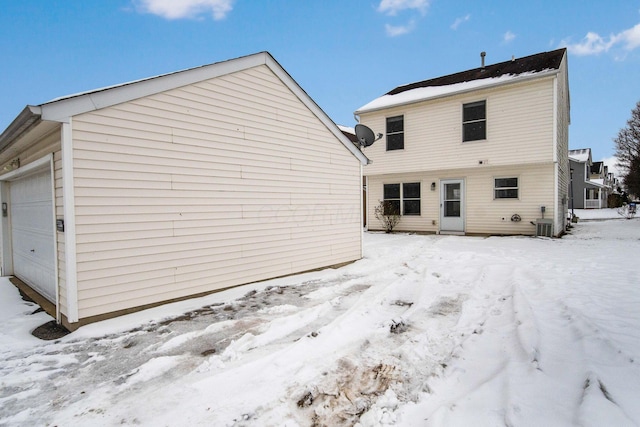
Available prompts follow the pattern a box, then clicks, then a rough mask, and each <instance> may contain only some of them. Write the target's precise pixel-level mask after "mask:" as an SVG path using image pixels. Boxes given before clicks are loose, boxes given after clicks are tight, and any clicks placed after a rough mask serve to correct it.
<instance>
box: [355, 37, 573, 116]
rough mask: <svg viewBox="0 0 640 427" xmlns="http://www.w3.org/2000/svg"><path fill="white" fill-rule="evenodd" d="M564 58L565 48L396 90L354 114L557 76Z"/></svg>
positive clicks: (408, 85) (411, 84) (399, 87)
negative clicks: (547, 76) (550, 75)
mask: <svg viewBox="0 0 640 427" xmlns="http://www.w3.org/2000/svg"><path fill="white" fill-rule="evenodd" d="M565 54H566V49H564V48H563V49H558V50H554V51H551V52H542V53H538V54H535V55H530V56H526V57H523V58H517V59H516V58H514V59H512V60H510V61H505V62H500V63H497V64H493V65H487V66H484V67H479V68H474V69H471V70H467V71H462V72H459V73H455V74H449V75H446V76H442V77H436V78H433V79H429V80H423V81H420V82H415V83H410V84H407V85H403V86H398V87H396V88H395V89H392V90H391V91H389V92H387V93H386V94H384V95H383V96H381V97H379V98H376V99H374V100H373V101H371V102H369V103H367V104H365V105H363V106H362V107H360V108H358V109H357V110H356V112H355V114H360V113H364V112H369V111H375V110H380V109H383V108H389V107H393V106H398V105H405V104H411V103H415V102H420V101H425V100H428V99H433V98H439V97H442V96H449V95H453V94H458V93H462V92H467V91H471V90H476V89H479V88H486V87H491V86H496V85H502V84H506V83H512V82H515V81H521V80H525V79H530V78H538V77H543V76H546V75H549V74H555V73H557V72H558V70H559V68H560V64H561V63H562V59H563V58H564V56H565Z"/></svg>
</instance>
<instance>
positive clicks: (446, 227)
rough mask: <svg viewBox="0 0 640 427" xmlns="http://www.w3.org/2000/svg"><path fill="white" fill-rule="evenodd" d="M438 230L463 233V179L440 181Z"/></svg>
mask: <svg viewBox="0 0 640 427" xmlns="http://www.w3.org/2000/svg"><path fill="white" fill-rule="evenodd" d="M440 232H441V233H444V234H446V233H454V234H457V233H464V180H462V179H448V180H442V181H440Z"/></svg>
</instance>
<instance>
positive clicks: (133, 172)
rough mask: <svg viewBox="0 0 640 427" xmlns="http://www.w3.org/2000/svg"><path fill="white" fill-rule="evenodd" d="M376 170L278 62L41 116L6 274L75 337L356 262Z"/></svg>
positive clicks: (73, 100) (144, 88)
mask: <svg viewBox="0 0 640 427" xmlns="http://www.w3.org/2000/svg"><path fill="white" fill-rule="evenodd" d="M366 162H367V158H366V157H365V156H364V154H362V152H361V151H360V150H358V149H357V148H356V147H355V146H354V145H353V144H352V143H351V141H349V140H348V139H347V138H346V137H345V136H344V135H343V134H342V132H341V131H340V130H339V129H338V127H337V126H336V125H335V124H334V123H333V121H332V120H331V119H330V118H329V117H328V116H327V115H326V114H325V113H324V112H323V111H322V110H321V109H320V108H319V107H318V106H317V105H316V104H315V102H314V101H313V100H312V99H311V98H310V97H309V96H308V95H307V94H306V93H305V92H304V90H303V89H302V88H301V87H300V86H298V84H297V83H296V82H295V81H294V80H293V79H292V78H291V76H290V75H289V74H288V73H287V72H286V71H285V70H284V69H283V68H282V67H281V66H280V65H279V64H278V63H277V62H276V61H275V60H274V59H273V57H272V56H271V55H270V54H269V53H266V52H263V53H258V54H255V55H250V56H246V57H242V58H237V59H233V60H230V61H225V62H220V63H215V64H211V65H206V66H203V67H198V68H193V69H189V70H185V71H180V72H176V73H171V74H167V75H163V76H158V77H153V78H149V79H144V80H140V81H136V82H131V83H126V84H122V85H118V86H114V87H110V88H105V89H99V90H96V91H92V92H86V93H82V94H77V95H72V96H68V97H64V98H59V99H56V100H53V101H50V102H47V103H44V104H42V105H37V106H27V107H26V108H25V109H24V110H23V111H22V112H21V113H20V114H19V115H18V117H16V119H15V120H14V121H13V122H12V123H11V124H10V125H9V127H8V128H7V129H6V130H5V131H4V132H3V133H2V134H1V135H0V173H1V175H0V181H1V184H2V186H1V198H2V206H3V218H2V230H1V231H2V264H1V267H2V275H5V276H6V275H13V276H15V277H16V278H17V279H19V280H17V281H16V283H17V284H18V285H19V286H20V287H21V288H22V289H24V290H26V291H27V292H29V293H30V294H31V295H34V297H35V298H36V299H37V301H38V302H40V303H42V304H43V306H45V307H48V310H49V311H50V312H52V313H53V315H55V316H56V317H57V319H58V321H59V322H61V323H62V324H63V325H64V326H66V327H67V328H69V329H75V328H77V327H78V326H81V325H83V324H86V323H89V322H93V321H97V320H101V319H104V318H107V317H112V316H116V315H119V314H123V313H127V312H130V311H134V310H139V309H142V308H146V307H150V306H153V305H157V304H160V303H165V302H169V301H174V300H177V299H182V298H187V297H193V296H198V295H203V294H206V293H209V292H212V291H216V290H220V289H225V288H229V287H232V286H237V285H242V284H246V283H250V282H255V281H258V280H265V279H270V278H274V277H278V276H284V275H289V274H292V273H298V272H302V271H307V270H311V269H316V268H321V267H326V266H331V265H336V264H341V263H346V262H351V261H354V260H357V259H359V258H361V257H362V226H361V193H362V191H361V188H362V186H361V182H362V181H361V180H362V177H361V168H362V164H365V163H366ZM33 291H35V293H34V292H33Z"/></svg>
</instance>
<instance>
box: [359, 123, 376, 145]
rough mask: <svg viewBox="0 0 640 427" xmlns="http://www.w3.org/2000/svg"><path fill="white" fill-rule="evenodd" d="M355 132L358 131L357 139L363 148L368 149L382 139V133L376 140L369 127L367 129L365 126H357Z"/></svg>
mask: <svg viewBox="0 0 640 427" xmlns="http://www.w3.org/2000/svg"><path fill="white" fill-rule="evenodd" d="M355 131H356V138H357V139H358V142H359V143H360V146H361V147H368V146H370V145H371V144H373V143H374V142H376V141H377V140H379V139H380V138H382V134H381V133H379V134H378V137H377V138H376V136H375V134H374V133H373V131H372V130H371V129H369V128H368V127H366V126H365V125H361V124H357V125H356V129H355Z"/></svg>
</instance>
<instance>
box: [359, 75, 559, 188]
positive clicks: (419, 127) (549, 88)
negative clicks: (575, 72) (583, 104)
mask: <svg viewBox="0 0 640 427" xmlns="http://www.w3.org/2000/svg"><path fill="white" fill-rule="evenodd" d="M483 99H484V100H486V101H487V139H486V140H483V141H473V142H465V143H463V142H462V105H463V104H464V103H468V102H474V101H478V100H483ZM395 115H404V129H405V131H404V134H405V143H404V150H394V151H389V152H387V151H386V144H385V140H384V138H383V139H382V140H380V141H378V142H377V143H375V144H373V145H372V146H371V147H368V148H366V149H365V151H364V153H365V155H367V157H369V158H370V159H371V160H372V163H371V164H369V165H367V166H365V168H364V174H365V175H367V176H369V175H379V174H383V173H387V174H388V173H406V172H417V171H424V170H449V169H460V168H472V167H477V165H478V162H479V161H480V160H483V161H486V162H487V163H488V164H489V165H493V166H504V165H509V164H528V163H541V162H550V161H553V143H552V142H553V135H554V132H555V129H554V127H553V78H546V79H541V80H539V81H533V82H525V83H519V84H513V85H507V86H504V87H498V88H494V89H486V90H479V91H477V92H474V93H471V94H465V95H459V96H452V97H447V98H442V99H438V100H433V101H426V102H423V103H418V104H413V105H409V106H403V107H396V108H393V109H389V110H386V111H380V112H373V113H367V114H363V115H361V117H360V121H361V123H363V124H365V125H367V126H369V127H370V128H372V129H373V130H374V132H382V133H384V132H385V131H386V129H385V126H386V124H385V123H386V122H385V118H386V117H391V116H395Z"/></svg>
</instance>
